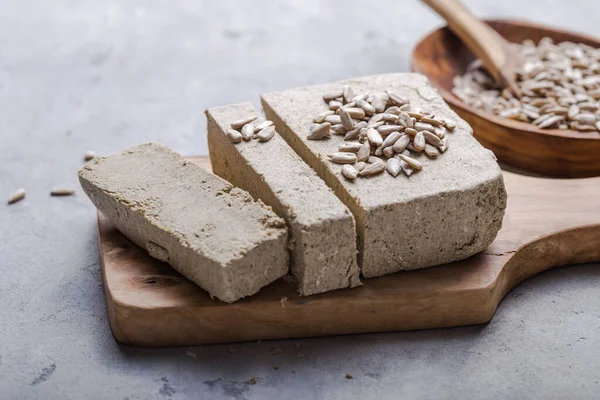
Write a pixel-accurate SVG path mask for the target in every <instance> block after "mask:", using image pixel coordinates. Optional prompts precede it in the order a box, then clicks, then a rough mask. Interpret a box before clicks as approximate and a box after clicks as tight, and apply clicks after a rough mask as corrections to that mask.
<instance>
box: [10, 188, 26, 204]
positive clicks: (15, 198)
mask: <svg viewBox="0 0 600 400" xmlns="http://www.w3.org/2000/svg"><path fill="white" fill-rule="evenodd" d="M25 194H26V192H25V189H18V190H16V191H15V192H14V193H13V194H11V195H10V197H9V198H8V204H15V203H16V202H19V201H21V200H23V199H24V198H25Z"/></svg>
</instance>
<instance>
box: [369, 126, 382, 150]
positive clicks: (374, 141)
mask: <svg viewBox="0 0 600 400" xmlns="http://www.w3.org/2000/svg"><path fill="white" fill-rule="evenodd" d="M367 139H369V142H370V143H371V145H372V146H376V147H379V146H381V145H382V144H383V138H382V137H381V134H380V133H379V132H378V131H377V130H375V129H373V128H367Z"/></svg>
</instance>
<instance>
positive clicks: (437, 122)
mask: <svg viewBox="0 0 600 400" xmlns="http://www.w3.org/2000/svg"><path fill="white" fill-rule="evenodd" d="M421 122H425V123H427V124H429V125H433V126H434V127H437V126H443V125H444V121H440V120H438V119H435V118H429V117H423V118H421Z"/></svg>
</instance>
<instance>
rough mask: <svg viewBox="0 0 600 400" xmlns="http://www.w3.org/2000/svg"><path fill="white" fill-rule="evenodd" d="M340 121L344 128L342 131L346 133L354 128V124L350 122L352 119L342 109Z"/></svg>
mask: <svg viewBox="0 0 600 400" xmlns="http://www.w3.org/2000/svg"><path fill="white" fill-rule="evenodd" d="M340 120H341V121H342V125H343V126H344V129H346V130H347V131H350V130H352V128H353V127H354V123H353V122H352V117H351V116H350V114H349V113H348V111H346V110H344V109H342V111H341V112H340Z"/></svg>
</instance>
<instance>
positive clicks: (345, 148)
mask: <svg viewBox="0 0 600 400" xmlns="http://www.w3.org/2000/svg"><path fill="white" fill-rule="evenodd" d="M361 147H362V144H361V143H358V142H350V143H342V144H340V147H339V148H338V150H339V151H341V152H349V153H356V152H357V151H358V150H360V148H361Z"/></svg>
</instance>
